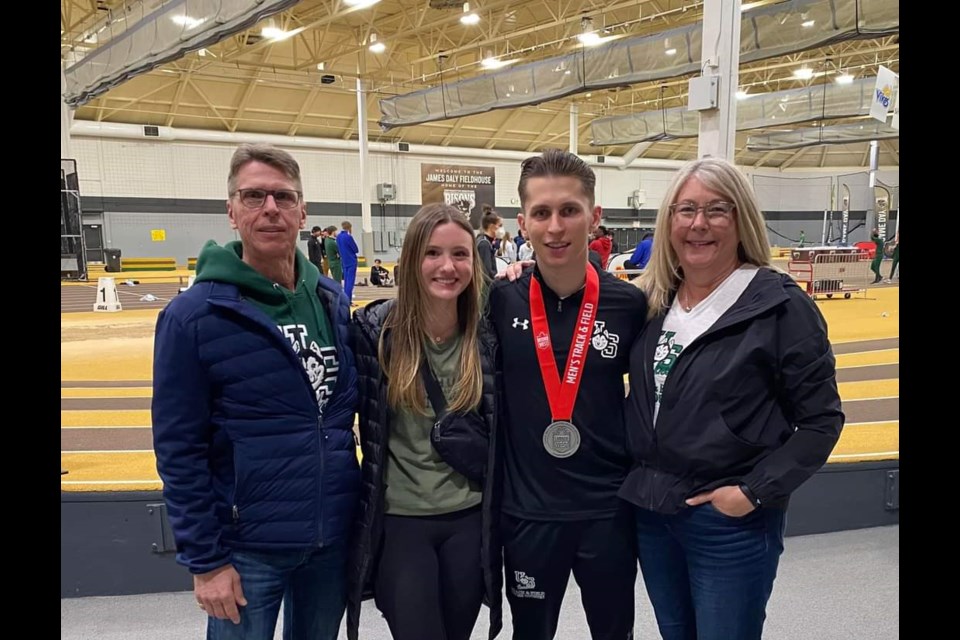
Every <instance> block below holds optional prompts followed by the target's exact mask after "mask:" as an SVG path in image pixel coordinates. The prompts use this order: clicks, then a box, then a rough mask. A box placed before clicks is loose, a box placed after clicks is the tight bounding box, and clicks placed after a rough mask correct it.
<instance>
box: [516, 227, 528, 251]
mask: <svg viewBox="0 0 960 640" xmlns="http://www.w3.org/2000/svg"><path fill="white" fill-rule="evenodd" d="M526 241H527V239H526V238H524V237H523V229H517V235H516V237H514V239H513V242H514V244H516V245H517V251H519V250H520V247H522V246H523V243H524V242H526Z"/></svg>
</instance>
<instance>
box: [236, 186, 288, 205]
mask: <svg viewBox="0 0 960 640" xmlns="http://www.w3.org/2000/svg"><path fill="white" fill-rule="evenodd" d="M236 193H237V195H238V196H240V202H241V203H243V206H245V207H250V208H251V209H259V208H260V207H262V206H263V203H264V202H266V201H267V196H273V201H274V202H276V203H277V208H278V209H293V208H294V207H296V206H297V205H298V204H300V192H299V191H294V190H293V189H237V191H236Z"/></svg>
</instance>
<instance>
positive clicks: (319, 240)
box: [307, 227, 327, 275]
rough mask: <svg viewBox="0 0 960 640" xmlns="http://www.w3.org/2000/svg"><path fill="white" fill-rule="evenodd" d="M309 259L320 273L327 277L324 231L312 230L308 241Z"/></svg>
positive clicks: (315, 228)
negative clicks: (324, 255)
mask: <svg viewBox="0 0 960 640" xmlns="http://www.w3.org/2000/svg"><path fill="white" fill-rule="evenodd" d="M307 257H308V258H309V259H310V262H311V263H313V266H315V267H316V268H317V269H318V270H319V271H320V273H322V274H323V275H327V270H326V268H325V267H324V264H323V229H321V228H320V227H314V228H313V229H311V230H310V239H309V240H307Z"/></svg>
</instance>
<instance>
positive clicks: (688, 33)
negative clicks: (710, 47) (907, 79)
mask: <svg viewBox="0 0 960 640" xmlns="http://www.w3.org/2000/svg"><path fill="white" fill-rule="evenodd" d="M801 14H803V15H801ZM804 16H805V17H804ZM741 20H742V22H741V26H740V30H741V33H740V39H741V44H740V62H742V63H744V62H754V61H757V60H764V59H767V58H772V57H776V56H782V55H784V54H787V53H792V52H796V51H803V50H806V49H812V48H816V47H821V46H824V45H827V44H830V43H832V42H839V41H843V40H854V39H859V38H875V37H878V36H882V35H888V34H894V33H897V32H899V30H900V3H899V0H791V1H789V2H781V3H777V4H773V5H767V6H763V7H757V8H754V9H750V10H749V11H745V12H744V13H743V15H742V17H741ZM809 20H815V21H816V26H817V28H816V29H809V28H804V27H803V25H802V23H803V22H805V21H809ZM701 33H702V24H701V23H695V24H691V25H686V26H683V27H678V28H676V29H670V30H669V31H663V32H660V33H656V34H652V35H646V36H638V37H633V38H625V39H622V40H616V41H613V42H611V43H609V44H604V45H599V46H596V47H589V48H583V49H581V50H579V51H577V52H575V53H570V54H567V55H563V56H558V57H554V58H548V59H546V60H539V61H537V62H530V63H527V64H523V65H517V66H513V67H511V68H509V69H505V70H502V71H497V72H493V73H486V74H484V75H482V76H479V77H476V78H469V79H467V80H461V81H459V82H453V83H449V84H441V85H439V86H437V87H431V88H429V89H422V90H420V91H414V92H412V93H407V94H404V95H399V96H394V97H392V98H385V99H383V100H381V101H380V112H381V113H382V114H383V115H382V118H381V119H380V126H381V128H383V129H384V130H389V129H392V128H394V127H402V126H408V125H414V124H421V123H424V122H434V121H437V120H446V119H449V118H460V117H463V116H469V115H473V114H476V113H484V112H487V111H493V110H495V109H508V108H511V107H519V106H523V105H531V104H539V103H541V102H547V101H549V100H555V99H557V98H561V97H563V96H567V95H571V94H574V93H581V92H585V91H593V90H597V89H604V88H610V87H618V86H626V85H631V84H635V83H638V82H650V81H654V80H663V79H665V78H672V77H676V76H681V75H684V74H688V73H694V72H696V71H699V70H700V59H701ZM668 40H669V49H676V51H675V52H673V53H672V54H671V55H666V50H667V49H668V47H667V41H668Z"/></svg>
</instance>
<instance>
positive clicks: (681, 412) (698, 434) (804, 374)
mask: <svg viewBox="0 0 960 640" xmlns="http://www.w3.org/2000/svg"><path fill="white" fill-rule="evenodd" d="M664 317H665V313H664V314H661V315H660V316H658V317H656V318H654V319H653V320H651V321H650V323H649V324H647V327H646V328H645V329H644V331H643V333H642V334H641V336H640V338H638V339H637V341H636V343H635V344H634V346H633V349H632V350H631V353H630V395H629V397H628V398H627V410H626V411H627V425H628V428H627V434H628V441H629V443H630V450H631V454H632V455H633V461H634V462H633V468H632V469H631V471H630V475H629V476H628V477H627V480H626V481H625V482H624V484H623V487H622V488H621V489H620V494H619V495H620V497H621V498H623V499H625V500H627V501H628V502H630V503H632V504H634V505H637V506H639V507H643V508H645V509H650V510H652V511H658V512H661V513H668V514H669V513H677V512H679V511H681V510H682V509H684V508H685V506H686V505H685V504H684V500H685V499H686V498H688V497H690V496H692V495H695V494H697V493H701V492H703V491H709V490H712V489H715V488H717V487H721V486H725V485H736V484H739V483H741V482H743V483H745V484H746V485H747V486H748V487H749V488H750V489H751V490H752V491H753V493H754V494H756V497H758V498H759V499H760V502H761V504H762V505H763V506H764V507H770V506H774V507H786V504H787V500H788V498H789V496H790V493H792V492H793V491H794V490H795V489H796V488H797V487H798V486H800V485H801V484H802V483H803V482H805V481H806V480H807V479H808V478H809V477H810V476H811V475H813V474H814V473H815V472H816V471H817V470H818V469H819V468H820V467H821V466H822V465H823V463H824V462H826V460H827V457H828V456H829V455H830V452H831V451H832V450H833V447H834V445H835V444H836V442H837V439H838V438H839V437H840V430H841V429H842V428H843V420H844V416H843V413H842V412H841V411H840V395H839V393H838V392H837V379H836V366H835V360H834V357H833V351H832V349H831V348H830V342H829V341H828V340H827V327H826V324H825V322H824V320H823V316H821V315H820V311H819V310H818V309H817V307H816V305H815V304H814V303H813V302H812V301H811V300H810V298H809V297H808V296H807V294H806V293H804V292H803V291H801V290H800V288H799V287H798V286H797V285H796V283H794V281H793V280H792V279H791V278H790V277H789V276H787V275H785V274H781V273H778V272H775V271H773V270H771V269H760V271H759V272H758V273H757V275H756V276H755V277H754V279H753V281H752V282H751V283H750V285H749V286H748V287H747V289H746V290H745V291H744V292H743V294H742V295H741V296H740V298H739V299H738V300H737V301H736V302H735V303H734V305H733V306H732V307H731V308H730V309H728V310H727V312H726V313H725V314H723V316H721V317H720V319H719V320H717V322H716V323H715V324H714V325H713V326H712V327H711V328H710V329H708V330H707V331H706V333H704V334H703V335H702V336H700V337H699V338H697V339H696V340H695V341H693V343H691V344H690V345H689V346H688V347H687V348H685V349H684V350H683V351H682V352H681V353H680V355H679V356H678V357H677V361H676V363H674V365H673V368H672V369H671V371H670V374H669V375H668V377H667V380H666V383H665V385H664V388H663V397H662V399H661V403H660V415H659V417H658V419H657V423H656V429H654V424H653V408H654V381H653V360H654V352H655V350H656V349H657V340H658V338H659V336H660V332H661V329H662V327H663V320H664Z"/></svg>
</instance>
